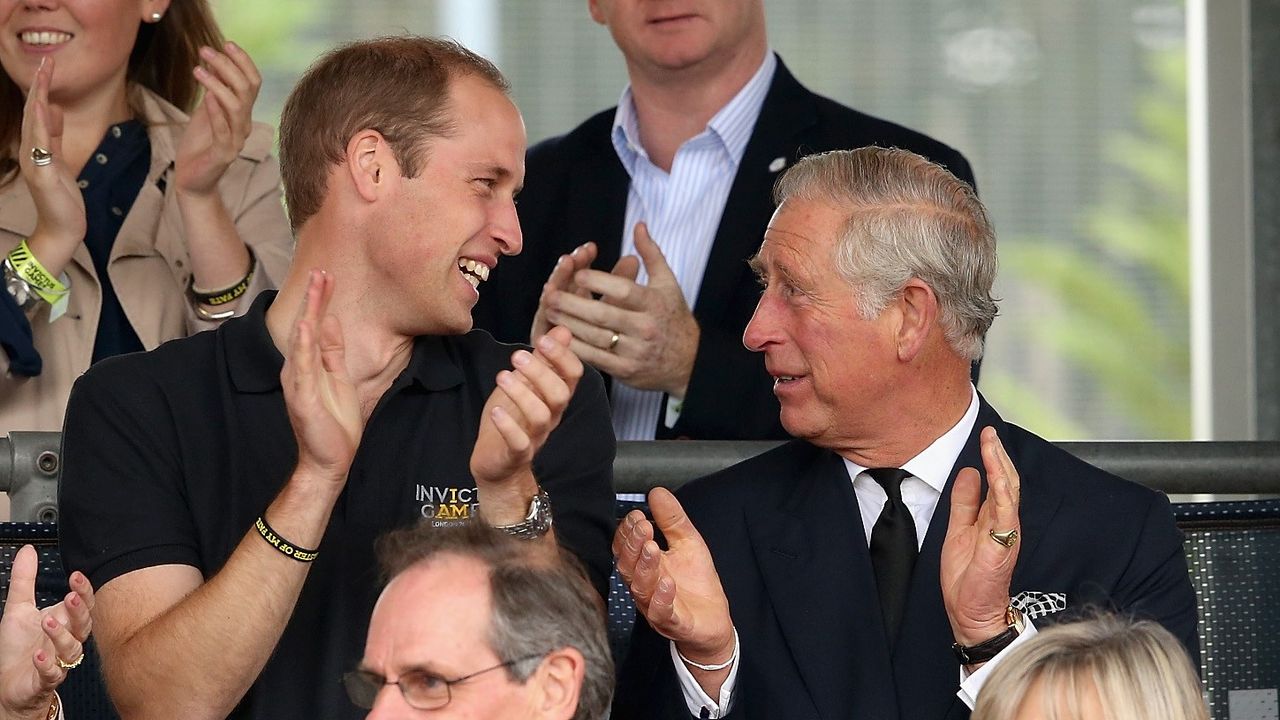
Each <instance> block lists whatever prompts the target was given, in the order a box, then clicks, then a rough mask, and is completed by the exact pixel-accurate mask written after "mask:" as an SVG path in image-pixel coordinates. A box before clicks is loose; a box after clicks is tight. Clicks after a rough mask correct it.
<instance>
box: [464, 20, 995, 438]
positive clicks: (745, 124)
mask: <svg viewBox="0 0 1280 720" xmlns="http://www.w3.org/2000/svg"><path fill="white" fill-rule="evenodd" d="M588 7H589V10H590V13H591V17H592V19H594V20H595V21H596V22H597V23H600V24H602V25H604V26H606V27H607V28H608V29H609V32H610V33H611V34H612V36H613V38H614V41H615V42H616V43H617V45H618V47H619V49H620V50H621V51H622V54H623V57H624V59H625V61H626V65H627V72H628V76H629V78H630V84H629V85H628V87H627V88H626V89H624V90H623V93H622V97H621V99H620V100H619V103H618V106H617V107H616V108H614V109H611V110H606V111H604V112H602V113H599V114H597V115H596V116H594V117H592V118H590V119H588V120H587V121H586V122H584V123H583V124H582V125H580V126H579V127H578V128H576V129H574V130H573V131H571V132H570V133H568V134H566V135H563V136H560V137H556V138H552V139H550V140H546V141H544V142H542V143H540V144H538V145H537V146H535V147H533V148H532V149H530V151H529V154H528V158H527V163H526V183H525V189H524V192H523V193H522V195H521V197H520V220H521V226H522V229H523V232H524V239H525V250H524V253H523V254H522V255H521V256H519V257H517V258H510V259H507V260H505V261H504V262H503V264H502V266H501V267H500V268H499V269H497V270H496V272H495V275H494V277H493V279H492V280H491V282H489V283H487V288H486V290H485V292H484V293H482V294H481V299H480V302H479V304H478V305H477V307H476V309H475V315H474V316H475V321H476V326H477V327H481V328H485V329H488V330H490V331H491V332H493V333H494V335H495V336H497V337H498V339H499V340H505V341H512V342H528V341H529V340H530V337H531V336H532V338H533V339H536V338H537V337H539V336H541V334H542V333H544V332H546V330H547V329H548V328H549V327H550V326H551V325H552V324H563V325H566V326H568V327H569V328H570V329H571V330H573V333H574V338H575V339H574V345H573V349H574V350H575V351H576V352H577V353H578V354H579V356H580V357H581V358H582V359H583V360H585V361H587V362H589V363H591V364H592V365H594V366H595V367H596V368H598V369H599V370H601V371H602V372H605V373H607V375H608V376H610V377H611V379H612V383H611V390H610V392H611V401H612V407H613V423H614V430H615V431H616V433H617V436H618V438H619V439H620V440H652V439H655V438H659V439H661V438H680V437H684V438H694V439H783V438H786V437H787V435H786V433H785V431H784V430H783V429H782V426H781V424H780V423H779V421H778V403H777V400H776V399H775V398H774V396H773V392H772V379H771V378H770V377H769V375H768V373H767V372H765V369H764V366H763V363H762V361H761V359H760V356H759V355H755V354H753V353H751V352H749V351H747V350H746V349H745V348H744V347H743V346H742V331H743V329H744V328H745V327H746V324H747V321H748V320H749V319H750V317H751V312H752V310H753V309H754V308H755V304H756V300H757V299H758V298H759V288H758V286H757V284H756V281H755V278H754V276H753V275H752V273H751V271H750V269H749V268H748V267H747V264H746V258H748V257H749V256H751V254H752V253H753V252H754V251H755V250H756V248H757V247H759V244H760V238H761V237H762V236H763V233H764V228H765V225H766V224H767V222H768V220H769V216H770V214H771V213H772V212H773V202H772V200H771V198H770V191H771V188H772V186H773V182H774V180H775V179H776V178H777V176H778V174H779V172H780V171H781V170H783V169H784V168H785V167H787V166H789V165H790V164H791V163H793V162H794V161H795V160H797V159H799V158H800V157H801V156H803V155H808V154H811V153H814V152H820V151H825V150H832V149H843V148H855V147H861V146H864V145H882V146H893V147H900V148H904V149H908V150H912V151H914V152H916V153H919V154H921V155H923V156H925V157H927V158H929V159H931V160H933V161H935V162H938V163H939V164H942V165H944V166H946V167H947V168H948V169H950V170H951V171H952V172H953V173H955V174H956V175H957V176H958V177H960V178H961V179H963V180H965V181H967V182H969V183H970V184H972V183H973V175H972V172H971V171H970V169H969V165H968V163H967V162H966V161H965V159H964V158H963V157H962V156H961V155H960V154H959V153H958V152H956V151H955V150H953V149H951V148H950V147H947V146H946V145H943V144H942V143H939V142H937V141H935V140H933V139H931V138H928V137H926V136H924V135H922V134H920V133H917V132H914V131H912V130H909V129H907V128H904V127H901V126H899V125H895V124H893V123H890V122H886V121H884V120H880V119H878V118H874V117H871V116H869V115H866V114H863V113H860V112H857V111H855V110H851V109H849V108H846V107H843V106H841V105H839V104H837V103H835V102H832V101H831V100H828V99H826V98H823V97H820V96H818V95H815V94H813V93H811V92H810V91H808V90H807V89H805V88H804V87H803V86H802V85H800V83H799V82H797V81H796V79H795V78H794V77H793V76H792V75H791V73H790V72H789V71H788V70H787V68H786V66H785V65H784V64H783V63H782V61H781V59H780V58H778V56H777V55H775V54H774V53H772V52H770V50H769V45H768V40H767V35H766V31H765V15H764V4H763V0H717V1H714V2H713V1H711V0H679V1H675V0H673V1H671V2H649V1H646V0H589V2H588Z"/></svg>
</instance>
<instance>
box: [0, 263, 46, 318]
mask: <svg viewBox="0 0 1280 720" xmlns="http://www.w3.org/2000/svg"><path fill="white" fill-rule="evenodd" d="M0 266H3V268H4V289H5V291H6V292H8V293H9V295H10V296H11V297H13V301H14V302H16V303H17V304H18V307H20V308H22V312H24V313H25V312H30V311H31V310H32V309H33V308H34V307H35V306H36V304H37V303H39V302H40V301H41V299H42V298H41V297H40V296H39V295H37V294H36V291H35V290H32V289H31V285H29V284H28V283H27V281H26V280H23V279H22V277H21V276H20V275H18V271H17V269H16V268H14V267H13V263H12V262H10V261H9V258H7V257H6V258H4V259H3V260H2V261H0Z"/></svg>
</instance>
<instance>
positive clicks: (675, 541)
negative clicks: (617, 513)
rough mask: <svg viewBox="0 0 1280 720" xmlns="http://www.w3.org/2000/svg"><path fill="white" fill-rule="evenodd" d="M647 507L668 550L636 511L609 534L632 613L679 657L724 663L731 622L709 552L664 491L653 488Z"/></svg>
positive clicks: (729, 644) (731, 640) (730, 642)
mask: <svg viewBox="0 0 1280 720" xmlns="http://www.w3.org/2000/svg"><path fill="white" fill-rule="evenodd" d="M649 508H650V510H651V511H652V512H653V517H654V520H655V521H656V522H657V525H658V529H659V530H661V531H662V534H663V535H664V536H665V537H666V540H667V550H665V551H664V550H662V549H661V548H660V547H658V543H657V542H655V541H654V528H653V523H651V522H650V521H649V520H648V519H647V518H645V516H644V513H642V512H640V511H639V510H632V511H631V512H630V513H628V514H627V517H626V518H624V519H623V521H622V523H621V524H619V525H618V531H617V532H616V533H615V534H614V536H613V554H614V555H615V556H616V557H617V559H618V572H619V574H620V575H621V576H622V579H623V580H624V581H625V582H626V583H627V587H628V588H630V590H631V596H632V597H633V598H635V601H636V610H638V611H639V612H640V613H641V614H642V615H644V617H645V619H646V620H647V621H648V622H649V625H650V626H651V627H652V628H653V629H654V630H656V631H658V633H660V634H661V635H662V636H663V637H666V638H667V639H669V640H671V641H673V642H675V644H676V649H677V650H679V651H680V654H681V655H683V656H684V657H686V658H688V659H689V660H692V661H693V662H696V663H700V664H703V665H716V664H720V663H723V662H725V661H727V660H728V659H729V658H730V657H732V655H733V649H734V648H733V645H734V633H733V618H732V617H730V615H729V600H728V598H727V597H726V596H725V594H724V588H723V587H722V586H721V585H720V576H719V575H717V574H716V567H715V563H714V562H713V561H712V559H711V551H710V550H708V549H707V543H706V541H704V540H703V539H702V535H701V534H700V533H699V532H698V530H697V528H695V527H694V526H693V522H692V521H690V520H689V516H688V515H686V514H685V512H684V508H682V507H680V502H679V501H678V500H676V498H675V496H674V495H672V494H671V493H670V492H669V491H668V490H666V489H665V488H655V489H654V490H652V491H651V492H650V493H649ZM691 669H692V668H691ZM719 672H720V673H722V675H721V676H720V677H718V680H720V681H723V679H724V676H727V675H728V670H727V669H725V670H723V671H719ZM695 677H697V671H696V670H695ZM699 683H700V684H702V678H699ZM715 685H716V686H718V685H719V683H718V682H716V683H715ZM704 689H707V688H706V686H705V685H704ZM707 694H708V695H711V696H712V697H715V696H716V693H712V692H708V693H707Z"/></svg>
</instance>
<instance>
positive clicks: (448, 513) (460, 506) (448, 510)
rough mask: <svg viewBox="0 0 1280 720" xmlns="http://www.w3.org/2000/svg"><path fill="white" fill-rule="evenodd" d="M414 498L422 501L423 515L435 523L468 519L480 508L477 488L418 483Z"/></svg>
mask: <svg viewBox="0 0 1280 720" xmlns="http://www.w3.org/2000/svg"><path fill="white" fill-rule="evenodd" d="M414 498H415V500H417V502H420V503H422V517H423V518H425V519H427V520H431V521H432V522H434V523H448V522H457V521H459V520H468V519H470V518H472V517H474V516H475V515H476V513H477V512H479V510H480V503H479V502H477V496H476V489H475V488H449V487H444V488H442V487H434V486H429V485H418V486H417V490H416V491H415V494H414Z"/></svg>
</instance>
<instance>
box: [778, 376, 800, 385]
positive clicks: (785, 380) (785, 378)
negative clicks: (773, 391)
mask: <svg viewBox="0 0 1280 720" xmlns="http://www.w3.org/2000/svg"><path fill="white" fill-rule="evenodd" d="M799 379H800V377H799V376H797V375H778V376H777V377H775V378H774V379H773V386H774V387H778V386H779V385H786V384H787V383H793V382H795V381H796V380H799Z"/></svg>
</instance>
